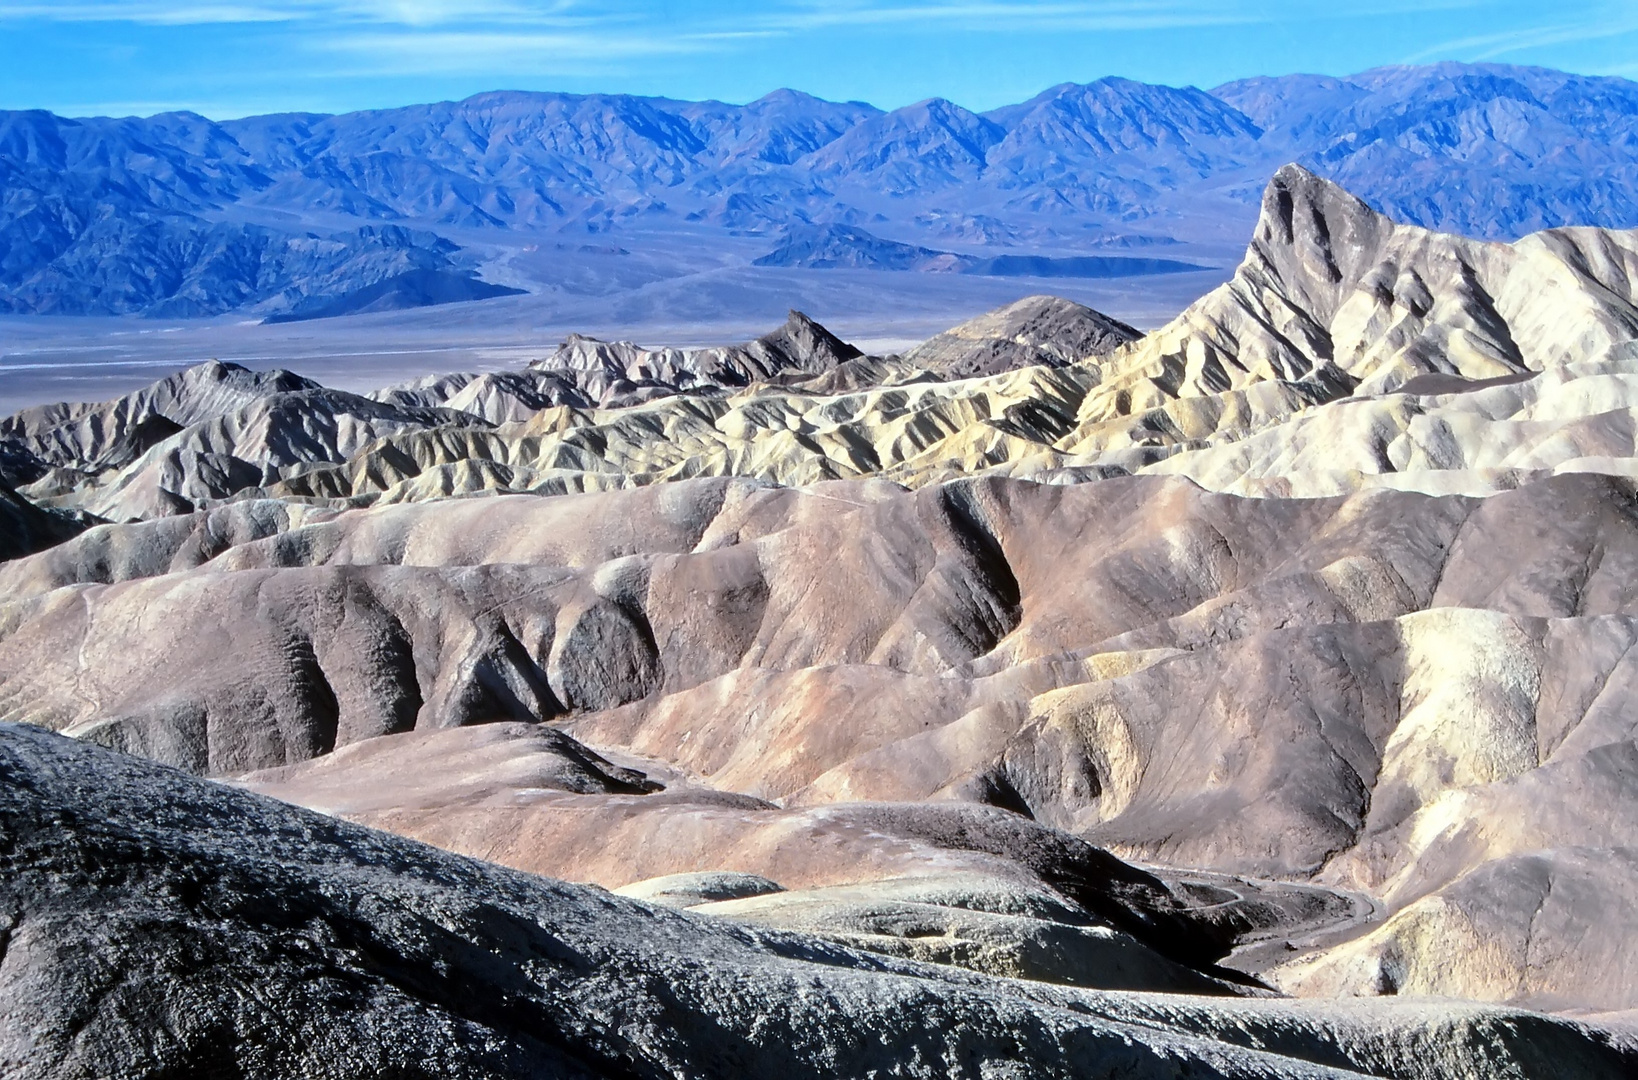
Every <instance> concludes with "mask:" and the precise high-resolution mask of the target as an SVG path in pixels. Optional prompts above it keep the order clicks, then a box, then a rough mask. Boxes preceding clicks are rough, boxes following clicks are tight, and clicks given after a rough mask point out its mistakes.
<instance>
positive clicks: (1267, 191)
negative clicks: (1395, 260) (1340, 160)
mask: <svg viewBox="0 0 1638 1080" xmlns="http://www.w3.org/2000/svg"><path fill="white" fill-rule="evenodd" d="M1338 226H1341V228H1339V227H1338ZM1384 228H1392V223H1391V222H1389V221H1388V219H1387V218H1386V217H1384V216H1383V215H1381V214H1379V213H1377V212H1376V211H1375V210H1372V209H1371V208H1370V207H1369V206H1367V205H1366V204H1365V202H1364V200H1362V199H1360V198H1359V197H1357V196H1356V195H1354V194H1353V193H1351V192H1349V191H1348V190H1347V189H1346V188H1344V187H1342V186H1341V185H1340V184H1335V183H1332V182H1331V181H1329V180H1326V179H1324V178H1323V177H1320V176H1316V175H1315V174H1314V173H1311V172H1309V171H1308V170H1307V169H1305V168H1303V167H1302V166H1301V165H1298V164H1296V163H1294V162H1293V163H1292V164H1289V165H1284V166H1281V167H1280V170H1279V171H1278V172H1276V173H1275V174H1274V176H1273V179H1271V180H1269V182H1268V186H1267V187H1266V188H1264V189H1263V207H1262V212H1261V214H1260V215H1259V216H1258V219H1257V231H1256V238H1257V240H1258V241H1260V242H1263V243H1271V244H1278V245H1290V244H1292V243H1295V242H1296V241H1297V239H1298V238H1299V236H1301V235H1304V234H1311V233H1313V232H1314V231H1315V230H1319V231H1320V232H1322V233H1324V234H1326V235H1328V236H1337V235H1342V234H1344V233H1359V232H1368V233H1373V234H1374V233H1376V232H1380V231H1381V230H1383V229H1384Z"/></svg>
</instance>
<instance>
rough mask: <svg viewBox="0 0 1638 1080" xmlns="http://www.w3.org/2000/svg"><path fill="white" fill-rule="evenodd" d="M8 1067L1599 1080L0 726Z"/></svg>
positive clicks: (1391, 1024) (1592, 1034) (1479, 1039)
mask: <svg viewBox="0 0 1638 1080" xmlns="http://www.w3.org/2000/svg"><path fill="white" fill-rule="evenodd" d="M0 775H3V779H4V784H3V785H0V827H3V835H4V837H5V842H4V846H3V847H0V861H3V862H4V866H5V873H4V874H3V875H0V896H3V897H4V902H5V911H6V933H5V945H6V949H5V955H4V960H3V962H0V986H3V988H4V990H5V997H6V1000H7V1002H8V1003H9V1004H8V1007H7V1009H6V1010H5V1012H4V1014H3V1016H0V1062H3V1063H4V1068H5V1071H6V1073H7V1074H8V1075H11V1076H18V1077H47V1076H49V1077H81V1076H84V1077H91V1076H107V1075H119V1076H129V1077H158V1076H164V1075H175V1074H177V1073H179V1072H181V1073H187V1074H191V1075H199V1074H201V1073H205V1072H221V1073H238V1074H248V1073H256V1074H263V1075H268V1074H277V1075H285V1076H313V1077H343V1076H346V1077H377V1076H380V1077H386V1076H427V1077H433V1076H436V1077H467V1076H470V1077H497V1076H538V1075H542V1074H549V1075H557V1076H610V1077H612V1076H621V1077H633V1076H645V1077H646V1076H654V1077H658V1076H666V1075H677V1074H683V1075H761V1074H767V1073H769V1072H770V1071H775V1070H783V1071H786V1072H791V1073H797V1074H802V1073H811V1072H825V1073H828V1074H831V1075H844V1076H864V1075H868V1074H869V1073H871V1072H872V1071H877V1070H884V1069H890V1070H892V1071H894V1072H896V1073H898V1074H900V1075H906V1076H929V1077H931V1076H950V1075H957V1076H973V1077H977V1076H989V1075H1009V1074H1010V1075H1032V1076H1064V1077H1069V1076H1078V1075H1085V1074H1086V1073H1087V1072H1088V1071H1096V1072H1098V1073H1100V1074H1102V1075H1106V1076H1118V1077H1151V1076H1152V1077H1171V1076H1177V1075H1179V1074H1180V1070H1181V1071H1182V1072H1184V1073H1186V1074H1188V1075H1196V1076H1220V1077H1276V1076H1279V1077H1299V1076H1300V1077H1309V1076H1312V1077H1343V1076H1358V1075H1391V1076H1403V1077H1423V1076H1426V1077H1433V1076H1439V1075H1448V1074H1449V1073H1448V1071H1447V1070H1448V1069H1450V1068H1458V1069H1463V1068H1470V1067H1474V1066H1477V1067H1479V1068H1481V1069H1482V1070H1483V1071H1484V1072H1485V1073H1486V1074H1487V1075H1493V1076H1526V1075H1544V1073H1543V1072H1542V1071H1541V1070H1542V1069H1543V1068H1544V1066H1545V1065H1546V1063H1547V1062H1549V1061H1550V1062H1552V1063H1553V1066H1554V1068H1555V1069H1556V1070H1557V1072H1556V1075H1560V1076H1602V1075H1610V1074H1611V1072H1612V1070H1619V1069H1622V1068H1625V1067H1631V1065H1632V1064H1633V1056H1632V1055H1633V1051H1632V1050H1631V1049H1628V1048H1624V1047H1623V1046H1622V1045H1621V1044H1619V1043H1618V1042H1616V1041H1614V1040H1612V1039H1611V1038H1610V1037H1609V1036H1606V1035H1603V1034H1601V1033H1599V1032H1597V1031H1596V1030H1593V1029H1588V1028H1584V1027H1580V1026H1577V1025H1575V1024H1572V1023H1568V1022H1565V1021H1562V1020H1553V1019H1549V1018H1547V1017H1543V1016H1538V1015H1534V1014H1530V1013H1522V1012H1516V1011H1506V1010H1498V1009H1493V1008H1492V1009H1485V1008H1475V1007H1471V1006H1466V1007H1458V1008H1455V1009H1448V1010H1443V1011H1433V1010H1430V1009H1428V1008H1427V1007H1418V1006H1404V1007H1398V1008H1387V1009H1382V1010H1379V1011H1378V1012H1377V1013H1376V1014H1374V1015H1371V1016H1362V1015H1359V1014H1357V1013H1352V1012H1350V1011H1348V1010H1336V1011H1334V1012H1326V1011H1325V1010H1324V1009H1323V1008H1320V1007H1315V1006H1299V1005H1289V1004H1285V1003H1276V1002H1257V1003H1248V1004H1247V1005H1244V1006H1238V1007H1235V1008H1234V1009H1233V1010H1230V1011H1226V1012H1218V1011H1216V1008H1215V1007H1214V1006H1210V1005H1208V1004H1207V1003H1206V1002H1205V1001H1204V1000H1202V999H1198V998H1189V997H1177V996H1168V995H1131V994H1121V995H1107V994H1098V993H1095V992H1091V991H1076V990H1069V989H1059V988H1053V987H1049V986H1046V985H1043V984H1035V983H1028V982H1020V981H1016V980H1008V979H991V978H984V977H982V976H977V975H968V974H965V973H962V972H960V971H959V970H958V969H954V968H950V967H947V966H944V967H941V966H932V965H924V964H914V963H909V962H904V961H895V960H891V959H886V958H880V957H876V956H873V955H872V954H869V953H862V952H858V951H854V950H849V949H847V948H844V947H841V946H837V945H833V944H829V943H827V942H824V941H822V940H820V939H816V938H813V937H807V936H803V935H797V934H790V933H779V932H767V931H759V930H757V929H755V928H753V927H748V926H746V925H744V924H743V923H736V922H732V921H729V920H724V919H711V918H702V917H699V916H695V915H690V914H686V913H678V912H674V911H670V910H667V909H665V908H657V907H653V906H648V905H644V904H641V903H639V902H636V901H632V900H625V899H621V898H618V897H614V896H611V895H609V894H608V893H605V892H601V891H599V890H594V889H589V888H586V887H583V886H573V885H565V884H561V883H557V882H550V881H545V880H542V879H540V878H535V877H531V876H528V875H523V874H517V873H514V872H510V871H506V870H503V869H500V868H497V867H493V866H486V865H484V864H482V863H478V862H475V861H472V860H468V859H463V858H459V857H456V856H451V855H448V854H444V853H442V852H438V851H436V850H433V849H430V848H426V847H423V846H421V845H419V844H415V843H412V842H409V841H406V840H402V839H398V838H396V837H391V836H388V835H385V834H382V833H376V832H371V831H368V830H364V829H360V828H357V827H356V826H351V825H347V824H344V823H339V822H336V821H334V820H332V819H328V818H325V817H322V816H319V815H316V814H312V813H310V812H306V811H302V810H297V809H294V808H291V807H288V806H284V805H281V804H279V803H276V802H273V801H271V800H266V799H259V798H256V797H254V796H250V795H246V794H241V793H238V792H233V791H230V790H226V789H224V788H222V787H220V786H217V785H213V784H209V783H206V782H202V781H198V780H194V779H192V778H189V777H186V776H183V775H180V774H178V773H175V772H171V771H169V770H166V769H163V768H160V767H158V766H154V765H150V764H146V763H143V762H138V761H135V760H132V759H130V758H126V757H122V756H120V755H114V754H110V753H108V752H107V751H104V750H101V749H99V748H96V747H90V746H85V745H83V744H76V743H73V742H71V741H68V740H64V739H61V738H60V737H57V736H52V735H48V734H46V733H43V732H39V731H34V730H29V729H25V728H17V727H13V726H10V725H6V726H4V727H0Z"/></svg>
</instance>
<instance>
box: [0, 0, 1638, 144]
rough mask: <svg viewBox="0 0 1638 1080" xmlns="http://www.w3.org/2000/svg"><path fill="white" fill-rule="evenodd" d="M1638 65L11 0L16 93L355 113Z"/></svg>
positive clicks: (1408, 46) (1561, 25) (603, 12)
mask: <svg viewBox="0 0 1638 1080" xmlns="http://www.w3.org/2000/svg"><path fill="white" fill-rule="evenodd" d="M1447 59H1448V60H1493V61H1499V62H1504V63H1520V64H1540V65H1544V66H1548V67H1558V68H1563V69H1566V70H1569V71H1577V72H1582V73H1586V74H1611V75H1623V76H1626V77H1629V78H1638V0H1589V2H1583V3H1576V2H1573V0H1571V2H1563V3H1550V2H1549V3H1542V2H1541V0H1321V2H1311V0H1019V2H1004V0H769V2H765V3H745V2H740V3H731V2H725V0H648V2H639V0H612V2H580V0H289V2H279V0H175V2H164V0H124V2H119V0H112V2H90V0H21V2H12V0H0V108H46V109H52V110H54V111H57V112H61V113H66V114H69V115H87V114H111V115H130V114H148V113H153V112H158V111H163V110H167V109H179V108H186V109H192V110H194V111H197V112H201V113H204V114H205V115H207V116H212V117H216V118H225V117H231V116H242V115H246V114H249V113H254V112H270V111H280V110H313V111H325V112H334V111H344V110H350V109H360V108H373V107H384V106H391V105H399V104H406V103H410V102H419V101H431V100H439V99H445V98H458V97H464V96H466V95H468V94H472V93H476V92H479V91H482V90H493V89H501V88H506V89H531V90H569V91H581V92H584V91H618V92H627V93H639V94H663V95H666V96H670V97H679V98H707V97H711V98H718V99H720V100H724V101H747V100H750V99H752V98H755V97H759V96H761V95H762V94H764V93H766V92H767V91H769V90H772V89H775V88H777V87H781V86H791V87H795V88H797V89H800V90H806V91H808V92H810V93H814V94H818V95H820V96H822V97H827V98H832V99H851V100H863V101H869V102H872V103H873V104H876V105H880V106H882V107H884V108H892V107H895V106H899V105H904V104H908V103H910V102H912V101H917V100H920V99H922V98H927V97H933V96H941V97H948V98H951V99H952V100H955V101H957V102H960V103H961V104H963V105H966V106H968V107H969V108H975V109H986V108H993V107H995V106H997V105H1002V104H1007V103H1010V102H1014V101H1020V100H1023V99H1024V98H1027V97H1029V96H1031V95H1033V94H1035V93H1037V92H1039V91H1040V90H1042V89H1044V88H1046V87H1047V86H1051V85H1053V84H1056V83H1060V82H1065V81H1076V82H1085V81H1090V80H1092V79H1095V78H1098V77H1100V76H1103V75H1125V76H1129V77H1132V78H1137V79H1143V80H1145V81H1148V82H1161V83H1169V84H1172V85H1195V86H1203V87H1210V86H1214V85H1216V84H1218V83H1221V82H1224V81H1226V80H1229V79H1233V78H1238V77H1242V76H1246V75H1255V74H1285V73H1289V72H1294V71H1307V72H1320V73H1325V74H1333V75H1342V74H1348V73H1350V72H1354V71H1360V70H1363V69H1365V68H1369V67H1374V66H1377V65H1381V64H1398V63H1424V62H1428V61H1432V60H1447Z"/></svg>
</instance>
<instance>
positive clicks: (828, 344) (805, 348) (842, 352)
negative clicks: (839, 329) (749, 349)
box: [757, 308, 864, 371]
mask: <svg viewBox="0 0 1638 1080" xmlns="http://www.w3.org/2000/svg"><path fill="white" fill-rule="evenodd" d="M757 344H759V345H762V346H764V347H765V348H766V349H767V350H768V351H769V352H771V353H776V354H778V355H779V356H780V357H782V358H783V359H784V360H785V361H786V362H787V363H790V364H793V365H795V366H796V367H799V368H801V369H803V370H805V371H828V370H829V369H831V368H833V367H835V366H836V365H837V364H840V363H843V362H844V361H847V360H853V359H855V358H857V357H859V356H863V355H864V354H863V353H861V352H860V351H859V350H858V349H855V348H854V347H853V346H852V345H849V344H848V343H847V342H845V341H843V340H842V339H841V338H839V337H837V336H836V335H835V334H833V333H831V332H830V331H829V330H826V329H825V328H824V327H823V326H821V325H820V324H819V323H817V322H814V321H813V320H812V319H810V318H809V317H808V316H807V315H805V314H803V313H802V312H800V311H797V310H796V309H795V308H792V309H791V312H790V316H789V317H788V318H787V319H786V320H785V325H784V326H781V327H780V328H779V329H777V330H774V331H772V332H771V333H767V334H764V335H762V336H761V337H760V338H757Z"/></svg>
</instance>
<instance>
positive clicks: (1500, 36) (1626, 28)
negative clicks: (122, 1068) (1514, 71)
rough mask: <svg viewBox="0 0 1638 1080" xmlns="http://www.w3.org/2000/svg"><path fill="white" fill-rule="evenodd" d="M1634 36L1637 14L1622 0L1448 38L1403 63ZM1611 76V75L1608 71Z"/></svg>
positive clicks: (1505, 53) (1501, 54)
mask: <svg viewBox="0 0 1638 1080" xmlns="http://www.w3.org/2000/svg"><path fill="white" fill-rule="evenodd" d="M1632 34H1638V11H1634V10H1633V9H1632V7H1631V5H1630V4H1629V3H1627V2H1626V0H1622V2H1621V3H1618V4H1614V5H1603V6H1601V7H1599V8H1598V9H1596V10H1594V11H1591V12H1583V13H1582V14H1581V15H1579V16H1578V17H1575V18H1570V19H1565V18H1557V19H1547V20H1542V21H1541V22H1539V23H1537V24H1535V25H1531V26H1526V27H1522V28H1514V29H1508V30H1503V31H1497V32H1495V33H1489V34H1473V35H1471V36H1467V37H1460V38H1452V39H1450V40H1448V41H1442V42H1439V43H1438V44H1436V45H1431V46H1428V47H1427V48H1425V49H1418V50H1417V51H1415V52H1413V53H1411V54H1410V55H1409V56H1407V57H1405V63H1407V64H1419V63H1423V62H1425V61H1428V60H1433V59H1440V58H1443V59H1453V58H1458V57H1459V58H1461V59H1464V60H1475V61H1477V60H1500V59H1502V58H1504V57H1508V56H1515V55H1517V54H1519V53H1522V52H1527V51H1530V50H1532V49H1544V48H1550V47H1552V46H1555V45H1576V44H1585V43H1588V42H1597V41H1608V40H1611V39H1614V38H1621V37H1626V36H1628V35H1632ZM1612 73H1613V72H1612Z"/></svg>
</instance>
